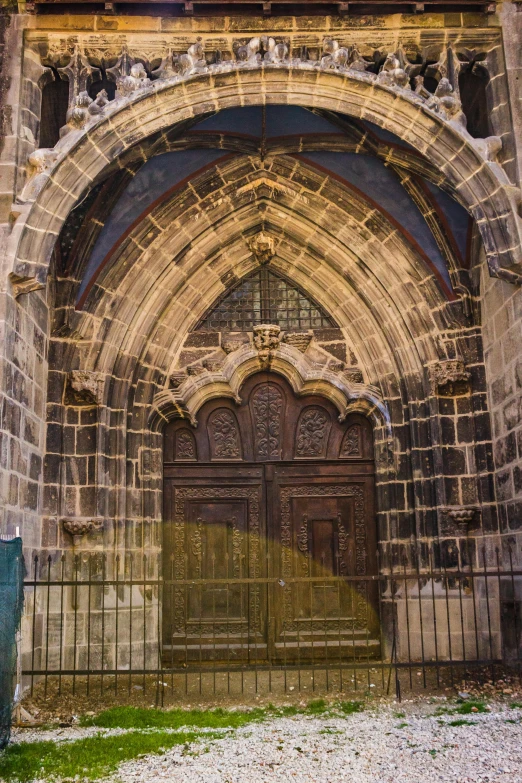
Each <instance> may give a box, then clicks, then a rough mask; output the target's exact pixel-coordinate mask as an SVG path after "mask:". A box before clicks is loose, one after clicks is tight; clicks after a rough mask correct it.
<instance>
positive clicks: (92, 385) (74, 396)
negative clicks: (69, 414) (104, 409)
mask: <svg viewBox="0 0 522 783" xmlns="http://www.w3.org/2000/svg"><path fill="white" fill-rule="evenodd" d="M104 379H105V376H104V375H103V373H98V372H87V371H85V370H71V372H70V373H69V374H68V376H67V384H66V387H65V404H66V405H99V404H100V402H101V401H102V395H103V382H104Z"/></svg>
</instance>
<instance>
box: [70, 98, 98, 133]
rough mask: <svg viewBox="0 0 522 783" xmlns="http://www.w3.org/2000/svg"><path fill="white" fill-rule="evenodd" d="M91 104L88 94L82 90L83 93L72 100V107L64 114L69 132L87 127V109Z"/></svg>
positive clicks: (88, 113)
mask: <svg viewBox="0 0 522 783" xmlns="http://www.w3.org/2000/svg"><path fill="white" fill-rule="evenodd" d="M92 103H93V100H92V98H90V97H89V93H88V92H87V91H85V90H84V91H83V92H80V93H78V95H77V96H76V97H75V99H74V103H73V105H72V106H70V107H69V110H68V111H67V114H66V119H67V126H66V127H67V128H68V129H69V130H81V129H82V128H84V127H85V126H86V125H87V122H88V121H89V119H90V116H91V115H90V112H89V109H90V106H91V104H92ZM100 112H101V109H100ZM62 135H63V133H62Z"/></svg>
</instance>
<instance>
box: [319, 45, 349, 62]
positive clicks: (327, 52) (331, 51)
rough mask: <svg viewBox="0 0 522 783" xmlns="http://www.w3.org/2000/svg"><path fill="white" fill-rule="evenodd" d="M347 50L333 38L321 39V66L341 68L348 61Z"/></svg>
mask: <svg viewBox="0 0 522 783" xmlns="http://www.w3.org/2000/svg"><path fill="white" fill-rule="evenodd" d="M348 58H349V52H348V49H346V48H345V47H344V46H339V42H338V41H336V40H335V39H334V38H325V40H324V41H323V56H322V57H321V68H343V67H345V66H346V64H347V63H348Z"/></svg>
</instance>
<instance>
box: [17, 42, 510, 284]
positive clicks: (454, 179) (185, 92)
mask: <svg viewBox="0 0 522 783" xmlns="http://www.w3.org/2000/svg"><path fill="white" fill-rule="evenodd" d="M325 43H326V42H325ZM256 46H257V44H252V47H253V49H252V50H251V51H250V54H249V55H248V56H246V57H245V59H240V58H238V59H237V60H233V61H228V62H221V63H216V64H213V65H208V64H206V63H205V64H203V61H202V60H201V58H200V57H199V55H198V56H196V55H195V54H194V51H195V50H193V51H192V54H191V50H189V53H188V55H187V59H186V61H185V60H184V61H183V63H182V67H181V68H180V72H179V73H175V74H174V75H172V72H169V71H168V69H167V70H166V71H165V74H160V78H159V79H157V80H156V81H153V82H151V83H150V82H149V80H148V79H145V78H144V77H143V74H141V72H140V74H134V73H133V72H130V73H129V74H128V75H127V77H126V80H125V85H124V86H125V89H124V90H123V89H122V90H121V91H120V97H119V98H117V99H116V100H115V101H112V102H110V103H107V104H105V105H103V106H98V107H97V110H96V113H94V114H93V113H92V111H89V107H90V104H89V105H88V106H79V105H77V106H76V108H77V109H78V111H77V112H76V114H75V124H76V125H75V127H74V128H71V129H70V132H69V133H68V134H66V135H65V136H64V138H63V139H62V140H60V142H59V143H58V144H57V146H56V148H55V151H56V152H58V156H57V159H56V160H53V157H54V156H51V155H47V156H46V155H43V154H40V155H39V156H38V161H37V162H38V166H37V167H36V171H37V176H38V177H39V181H38V187H34V185H35V183H32V184H31V182H29V183H28V186H27V193H26V194H23V195H24V197H27V198H28V199H29V200H28V201H26V202H25V204H23V205H21V206H20V215H19V217H18V220H17V221H16V224H15V227H14V229H13V232H12V234H11V242H10V248H9V251H10V258H11V262H10V263H11V273H12V274H13V275H15V276H16V278H17V279H18V280H20V279H22V280H25V279H31V278H35V279H36V281H37V282H38V283H39V284H41V285H42V286H43V285H44V284H45V281H46V277H47V271H48V265H49V260H50V257H51V254H52V250H53V247H54V244H55V241H56V238H57V236H58V235H59V233H60V230H61V227H62V225H63V223H64V221H65V219H66V217H67V215H68V214H69V212H70V210H71V209H72V208H73V207H74V206H75V204H76V203H77V202H78V200H79V199H80V198H81V197H82V196H84V194H85V193H86V191H87V190H88V189H89V188H90V187H91V186H92V185H93V184H95V183H96V182H97V181H99V180H100V178H102V177H103V176H104V172H105V171H106V169H107V168H108V167H109V166H110V165H111V164H112V163H113V162H114V161H116V159H117V158H118V157H119V156H120V155H121V154H122V153H123V152H124V151H125V150H128V149H130V148H131V147H132V146H134V145H136V144H138V143H139V142H140V141H141V140H143V139H145V138H147V137H149V136H151V135H152V134H154V133H158V132H161V131H163V130H164V129H166V128H168V127H171V126H173V125H174V124H176V123H179V122H181V121H183V120H186V119H188V118H195V117H197V116H200V115H204V114H208V113H209V112H210V113H212V112H216V111H219V110H220V109H224V108H229V107H232V106H246V105H260V104H267V103H270V104H292V105H299V106H304V107H308V108H319V109H326V110H332V111H337V112H339V113H342V114H347V115H350V116H354V117H358V118H360V119H367V120H370V121H371V122H374V123H375V124H377V125H379V126H381V127H383V128H385V129H386V130H388V131H390V132H391V133H394V134H396V135H397V136H398V137H400V138H402V139H403V140H404V141H407V142H408V143H410V144H411V145H412V146H413V147H414V148H416V149H417V150H418V151H419V152H420V153H421V154H423V155H424V156H425V157H426V158H427V159H428V161H429V162H430V163H432V164H433V165H434V166H436V167H437V168H438V169H439V170H441V171H442V172H443V173H444V175H445V176H446V177H447V183H448V186H449V187H450V188H451V191H452V192H457V193H458V194H459V197H460V199H461V202H462V203H463V204H464V205H465V206H466V208H467V209H468V210H469V211H470V213H471V214H472V215H473V216H474V218H475V220H476V222H477V225H478V227H479V229H480V231H481V234H482V239H483V243H484V246H485V249H486V254H487V259H488V264H489V268H490V271H491V274H492V275H496V276H501V277H504V278H505V279H509V280H512V281H515V282H519V279H522V278H519V275H518V272H519V271H520V268H521V264H522V250H521V225H520V224H521V221H520V218H519V216H518V207H519V202H520V191H519V190H518V189H517V188H514V187H513V186H512V185H511V184H510V182H509V180H508V179H507V176H506V174H505V172H504V171H503V169H502V168H501V166H500V165H499V164H498V163H496V162H495V159H494V152H495V149H497V148H498V141H497V140H496V138H494V139H492V140H475V139H473V138H472V137H471V136H470V135H469V134H468V133H467V131H466V130H465V127H464V125H463V123H462V112H461V109H460V102H459V101H458V99H457V97H456V96H455V95H453V94H452V90H451V86H450V85H449V84H448V83H447V80H445V79H443V80H441V82H446V84H444V85H443V89H441V90H440V94H439V95H435V96H430V97H427V96H426V95H424V93H422V91H420V92H414V91H412V90H411V89H410V88H409V85H408V79H405V78H404V77H405V71H404V69H403V68H401V67H400V65H401V64H400V62H399V61H398V60H397V58H395V60H397V61H394V60H393V57H392V59H390V60H387V66H386V64H385V66H386V67H384V66H383V70H382V71H381V73H379V74H378V75H375V74H372V73H368V72H367V71H365V70H364V68H363V67H362V66H361V64H360V61H359V59H358V58H357V57H355V59H354V58H353V57H352V55H351V54H350V56H345V53H344V52H343V51H341V50H342V47H339V46H335V45H334V44H333V43H328V45H325V52H324V55H323V57H322V58H321V60H319V61H315V62H313V61H309V60H300V59H295V58H294V59H290V58H289V56H288V51H287V49H286V50H285V48H284V47H283V48H281V47H280V46H279V45H276V44H275V42H274V46H273V47H270V46H268V51H269V52H270V56H269V57H268V58H267V59H265V60H261V59H260V57H257V56H253V55H252V51H253V50H255V49H256ZM191 49H192V47H191ZM339 52H340V54H339ZM255 54H256V55H257V54H259V48H258V49H257V52H255ZM352 54H353V53H352ZM251 55H252V56H251ZM194 58H195V59H194ZM162 76H163V78H161V77H162ZM84 102H85V101H84ZM98 109H99V111H98ZM82 111H83V113H84V120H85V122H84V123H83V126H82V127H79V125H81V124H82V123H81V122H80V118H79V113H81V112H82ZM441 185H442V186H444V185H443V183H441ZM38 191H39V192H38ZM32 199H34V201H33V200H32Z"/></svg>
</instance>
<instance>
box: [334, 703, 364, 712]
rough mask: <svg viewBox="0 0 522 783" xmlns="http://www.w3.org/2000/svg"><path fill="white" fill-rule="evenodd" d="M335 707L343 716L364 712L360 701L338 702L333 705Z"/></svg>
mask: <svg viewBox="0 0 522 783" xmlns="http://www.w3.org/2000/svg"><path fill="white" fill-rule="evenodd" d="M335 707H336V708H337V709H339V710H341V712H344V714H345V715H353V713H354V712H362V711H363V710H364V704H363V702H362V701H339V702H337V703H336V704H335Z"/></svg>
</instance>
